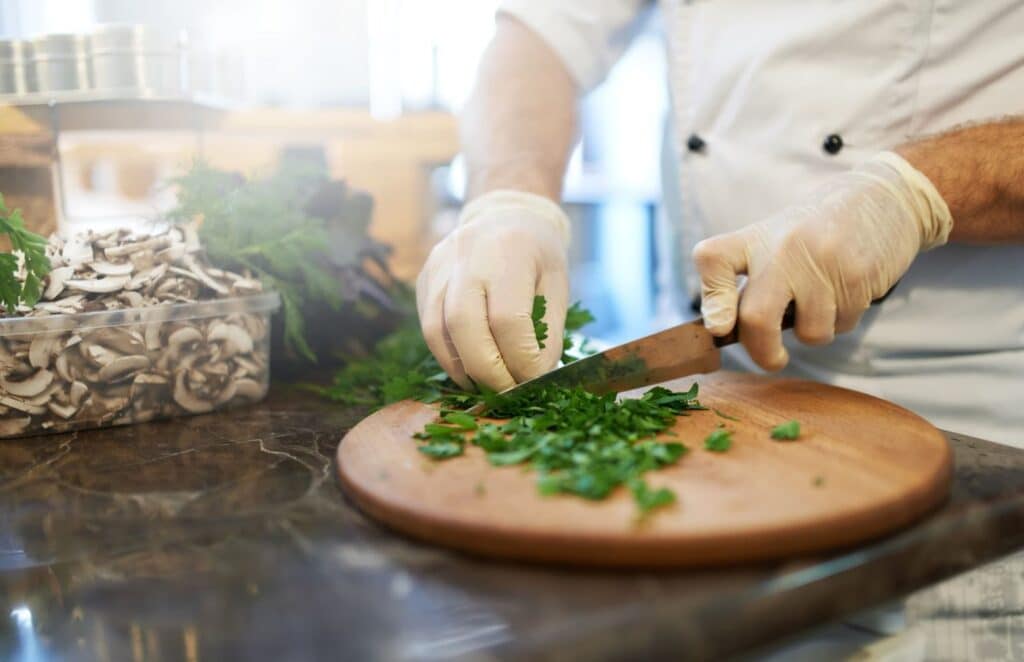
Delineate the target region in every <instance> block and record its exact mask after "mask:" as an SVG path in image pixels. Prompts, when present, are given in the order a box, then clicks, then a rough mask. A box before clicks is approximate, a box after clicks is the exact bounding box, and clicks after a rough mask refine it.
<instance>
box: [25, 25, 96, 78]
mask: <svg viewBox="0 0 1024 662" xmlns="http://www.w3.org/2000/svg"><path fill="white" fill-rule="evenodd" d="M32 50H33V57H32V61H33V63H34V65H35V75H36V81H37V87H38V90H39V91H40V92H57V91H65V90H88V89H89V88H90V87H91V75H90V68H89V44H88V40H87V39H86V37H85V36H84V35H80V34H48V35H44V36H42V37H39V38H37V39H34V40H33V41H32Z"/></svg>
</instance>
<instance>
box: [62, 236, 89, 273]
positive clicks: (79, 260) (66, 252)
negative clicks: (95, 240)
mask: <svg viewBox="0 0 1024 662" xmlns="http://www.w3.org/2000/svg"><path fill="white" fill-rule="evenodd" d="M60 254H61V257H62V258H63V259H64V262H65V264H69V265H71V266H73V267H74V266H78V265H80V264H84V263H86V262H91V261H92V259H93V252H92V243H91V242H89V241H87V240H84V239H83V238H81V237H79V238H74V239H71V240H68V242H67V243H66V244H64V247H63V248H62V249H61V252H60Z"/></svg>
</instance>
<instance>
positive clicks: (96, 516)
mask: <svg viewBox="0 0 1024 662" xmlns="http://www.w3.org/2000/svg"><path fill="white" fill-rule="evenodd" d="M361 413H362V412H359V411H353V410H346V409H345V408H343V407H338V406H332V405H328V404H324V403H322V402H319V401H318V400H316V399H315V398H314V397H312V396H309V395H305V394H302V393H299V392H296V391H289V390H283V389H278V390H275V391H274V392H272V393H271V396H270V397H269V398H268V400H267V401H266V402H265V403H263V404H262V405H260V406H258V407H253V408H250V409H243V410H235V411H231V412H225V413H219V414H213V415H208V416H202V417H197V418H191V419H181V420H178V421H171V422H164V423H152V424H145V425H138V426H134V427H125V428H118V429H112V430H100V431H90V432H82V433H78V434H65V435H59V436H50V437H36V438H30V439H22V440H13V441H0V595H2V601H0V609H2V611H0V659H26V660H57V659H86V660H92V659H96V660H128V659H134V660H179V659H181V660H229V659H246V660H274V661H277V660H307V659H331V660H371V659H409V658H414V659H422V658H451V657H456V656H466V657H468V658H487V659H493V658H499V659H505V658H519V657H528V658H530V659H555V658H558V659H574V660H577V659H588V658H599V659H624V660H626V659H640V656H641V655H642V656H644V657H645V658H646V659H652V658H658V657H667V658H672V659H697V658H706V657H721V656H723V655H726V654H730V653H737V652H741V651H747V650H751V649H753V648H755V647H758V646H762V645H765V644H768V643H771V642H773V641H777V640H778V639H779V638H782V637H784V636H786V635H789V634H793V633H795V632H797V631H800V630H801V629H804V628H807V627H810V626H812V625H815V624H819V623H824V622H827V621H829V620H832V619H836V618H838V617H841V616H843V615H846V614H850V613H852V612H855V611H857V610H860V609H862V608H865V607H868V606H871V605H874V604H878V603H881V602H884V601H887V600H890V599H892V598H895V597H898V596H901V595H904V594H906V593H908V592H910V591H912V590H913V589H915V588H918V587H921V586H924V585H927V584H929V583H932V582H935V581H937V580H939V579H941V578H944V577H947V576H950V575H952V574H956V573H958V572H962V571H964V570H966V569H968V568H971V567H974V566H976V565H979V564H981V563H983V562H985V561H987V560H991V559H994V558H996V557H998V556H1001V555H1003V554H1006V553H1008V552H1010V551H1011V550H1014V549H1016V548H1019V547H1021V546H1024V451H1017V450H1013V449H1008V448H1004V447H1000V446H997V445H994V444H990V443H988V442H984V441H980V440H975V439H970V438H966V437H959V436H957V435H950V439H951V442H952V444H953V447H954V448H955V451H956V466H957V468H956V479H955V481H956V482H955V486H954V490H953V497H952V499H951V500H950V502H949V503H948V504H947V505H946V506H944V507H943V508H942V509H941V510H940V511H939V512H937V513H936V514H934V515H933V516H931V517H930V518H928V519H927V520H925V521H924V522H922V523H920V524H918V525H916V526H914V527H913V528H911V529H909V530H907V531H904V532H902V533H900V534H897V535H895V536H891V537H888V538H885V539H883V540H879V541H876V542H874V543H872V544H869V545H866V546H863V547H860V548H857V549H852V550H847V551H844V552H839V553H836V554H833V555H831V556H828V557H824V558H817V559H803V560H800V561H792V562H788V563H782V564H773V565H769V566H757V567H746V568H736V569H730V570H716V571H704V572H688V573H680V572H676V573H664V572H658V573H654V572H630V573H611V572H603V573H602V572H593V571H586V572H583V571H566V570H555V569H550V568H544V567H536V566H534V567H531V566H516V565H504V564H498V563H493V562H487V561H481V560H476V559H472V558H468V557H465V556H460V555H457V554H453V553H449V552H445V551H442V550H438V549H434V548H430V547H426V546H422V545H419V544H417V543H414V542H411V541H409V540H406V539H403V538H401V537H398V536H395V535H393V534H391V533H388V532H387V531H384V530H382V529H380V528H378V527H377V526H376V525H374V524H372V523H371V522H369V521H368V520H366V519H365V518H364V517H363V516H362V515H360V514H359V513H358V512H357V511H356V510H354V509H353V507H352V506H351V505H350V504H349V503H348V502H346V500H345V499H344V498H343V497H342V496H341V494H340V493H339V490H338V487H337V479H336V478H335V472H334V468H333V466H332V461H333V455H334V450H335V448H336V446H337V443H338V440H339V439H340V438H341V436H342V434H343V433H344V432H345V430H347V429H348V428H349V427H350V426H352V425H353V424H354V423H355V422H356V421H357V420H358V419H359V418H360V415H361ZM19 656H20V657H19Z"/></svg>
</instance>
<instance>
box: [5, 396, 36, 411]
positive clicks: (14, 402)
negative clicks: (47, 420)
mask: <svg viewBox="0 0 1024 662" xmlns="http://www.w3.org/2000/svg"><path fill="white" fill-rule="evenodd" d="M0 405H4V406H6V407H10V408H11V409H17V410H18V411H21V412H25V413H26V414H43V413H45V412H46V407H44V406H43V405H34V404H31V403H29V402H25V401H24V400H22V399H20V398H15V397H12V396H9V395H0Z"/></svg>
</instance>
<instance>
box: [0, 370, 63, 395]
mask: <svg viewBox="0 0 1024 662" xmlns="http://www.w3.org/2000/svg"><path fill="white" fill-rule="evenodd" d="M52 382H53V373H52V372H50V371H49V370H37V371H36V372H35V374H33V375H32V376H31V377H29V378H27V379H24V380H22V381H10V380H8V379H7V377H6V375H5V376H4V377H0V389H3V392H4V393H8V394H10V395H15V396H18V397H21V398H31V397H33V396H36V395H39V394H40V393H42V392H43V391H45V390H46V388H47V387H48V386H49V385H50V384H51V383H52Z"/></svg>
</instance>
